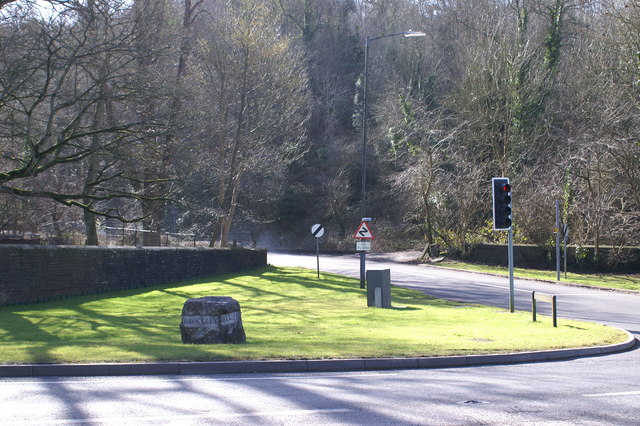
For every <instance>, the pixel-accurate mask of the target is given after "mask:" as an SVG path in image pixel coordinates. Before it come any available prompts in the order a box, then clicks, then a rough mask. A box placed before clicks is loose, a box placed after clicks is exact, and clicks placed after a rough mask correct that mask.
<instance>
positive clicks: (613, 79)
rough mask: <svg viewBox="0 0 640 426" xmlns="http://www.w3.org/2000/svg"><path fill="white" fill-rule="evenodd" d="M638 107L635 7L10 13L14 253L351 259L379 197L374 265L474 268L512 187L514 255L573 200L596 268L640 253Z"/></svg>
mask: <svg viewBox="0 0 640 426" xmlns="http://www.w3.org/2000/svg"><path fill="white" fill-rule="evenodd" d="M406 31H420V32H423V33H424V34H425V36H424V37H411V38H405V37H402V36H401V34H400V36H391V37H382V36H386V35H392V34H399V33H403V32H406ZM368 37H369V38H374V37H381V38H378V39H376V40H375V41H374V40H371V41H370V45H369V49H368V57H367V66H368V74H367V76H368V78H367V110H368V115H367V118H368V121H367V123H368V126H367V128H368V151H367V155H366V161H363V158H362V157H363V100H364V96H363V95H364V91H363V75H364V64H365V55H364V53H365V40H367V38H368ZM639 95H640V1H637V0H633V1H618V0H601V1H596V0H594V1H589V0H583V1H580V0H504V1H498V0H467V1H461V0H48V1H47V0H37V1H36V0H0V235H1V236H13V237H15V236H22V237H23V238H27V237H29V236H34V235H37V236H39V238H43V239H45V236H47V237H46V238H51V239H52V240H54V241H57V242H58V243H61V242H63V243H68V244H86V245H98V244H107V242H105V240H104V235H105V232H106V230H108V229H111V228H118V227H119V228H125V229H126V230H131V229H136V230H140V239H139V240H138V241H137V244H142V245H148V246H153V245H160V244H163V243H164V240H163V239H162V235H163V233H164V234H165V235H170V234H172V235H194V236H196V237H194V241H195V240H196V239H199V240H201V242H202V244H206V245H210V246H222V247H226V246H229V245H232V244H235V243H236V242H239V243H244V242H247V244H251V243H254V242H255V244H257V245H258V246H263V247H279V248H292V247H301V246H307V245H308V246H311V247H312V246H313V245H314V244H315V241H314V240H315V239H314V238H313V236H312V235H311V233H310V228H311V226H312V225H313V224H315V223H321V224H323V225H324V226H325V228H326V230H327V232H326V234H325V236H324V238H323V246H324V247H327V248H336V249H339V248H353V247H352V246H353V238H352V236H353V233H354V231H355V230H356V228H357V226H358V224H359V223H360V219H361V217H362V216H363V215H362V212H361V202H362V198H363V196H366V205H367V209H366V212H365V213H366V216H368V217H371V218H373V222H372V226H373V233H374V234H375V236H376V240H375V246H376V248H377V249H378V250H401V249H416V248H423V247H430V246H433V245H437V246H439V247H441V248H443V249H445V250H447V251H449V252H450V253H458V254H462V255H464V254H465V253H466V252H467V251H468V250H469V249H470V248H471V247H473V246H474V245H475V244H478V243H486V242H497V243H500V242H504V241H505V240H506V232H497V231H494V230H493V229H492V210H491V209H492V205H491V178H492V177H496V176H504V177H509V179H510V182H511V186H512V196H513V223H514V226H513V232H514V234H513V235H514V239H515V242H517V243H526V244H535V245H540V246H548V245H550V244H552V243H553V242H554V241H555V237H554V231H555V229H554V228H555V207H554V204H555V202H556V200H557V201H559V204H560V214H561V218H562V223H563V224H566V225H567V226H568V229H569V235H570V240H571V242H572V243H573V244H576V245H578V246H587V245H589V246H595V247H596V249H595V252H594V253H595V256H597V255H598V247H601V246H605V245H606V246H613V247H614V248H623V247H627V246H637V245H640V120H639V118H640V97H639ZM363 163H364V164H365V165H366V166H365V167H366V182H365V184H366V195H365V194H363V193H362V176H363ZM116 232H119V231H116ZM122 235H123V237H122V242H124V232H123V233H122Z"/></svg>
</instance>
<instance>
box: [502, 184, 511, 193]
mask: <svg viewBox="0 0 640 426" xmlns="http://www.w3.org/2000/svg"><path fill="white" fill-rule="evenodd" d="M502 190H503V191H504V192H511V185H509V184H508V183H505V184H504V185H502Z"/></svg>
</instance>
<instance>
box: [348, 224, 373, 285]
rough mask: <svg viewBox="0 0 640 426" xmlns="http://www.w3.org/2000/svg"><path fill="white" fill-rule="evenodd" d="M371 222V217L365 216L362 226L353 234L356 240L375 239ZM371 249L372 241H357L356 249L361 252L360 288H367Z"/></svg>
mask: <svg viewBox="0 0 640 426" xmlns="http://www.w3.org/2000/svg"><path fill="white" fill-rule="evenodd" d="M369 222H371V218H369V217H363V218H362V222H360V226H359V227H358V229H357V230H356V232H355V234H353V238H355V239H356V240H373V234H372V233H371V228H370V227H369ZM366 243H368V244H366ZM370 250H371V242H370V241H359V242H356V251H359V252H360V288H365V283H366V273H367V271H366V269H367V268H366V257H367V256H366V253H367V251H370Z"/></svg>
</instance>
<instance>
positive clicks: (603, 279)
mask: <svg viewBox="0 0 640 426" xmlns="http://www.w3.org/2000/svg"><path fill="white" fill-rule="evenodd" d="M437 266H440V267H444V268H453V269H464V270H467V271H475V272H482V273H488V274H498V275H508V273H509V270H508V268H507V267H503V266H489V265H481V264H476V263H466V262H458V261H453V260H451V261H450V260H447V261H444V262H441V263H438V264H437ZM514 275H515V277H516V278H531V279H537V280H546V281H555V280H556V278H557V276H556V271H544V270H537V269H524V268H515V269H514ZM560 282H561V283H562V282H566V283H573V284H581V285H586V286H593V287H606V288H615V289H620V290H634V291H640V275H639V274H581V273H574V272H569V273H567V277H566V278H565V275H564V272H561V274H560Z"/></svg>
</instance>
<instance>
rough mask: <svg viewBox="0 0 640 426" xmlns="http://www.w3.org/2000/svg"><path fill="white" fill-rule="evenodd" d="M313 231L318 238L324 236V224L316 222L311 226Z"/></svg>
mask: <svg viewBox="0 0 640 426" xmlns="http://www.w3.org/2000/svg"><path fill="white" fill-rule="evenodd" d="M311 233H312V234H313V236H314V237H316V238H320V237H322V236H323V235H324V226H322V225H320V224H319V223H316V224H315V225H313V226H312V227H311Z"/></svg>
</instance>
